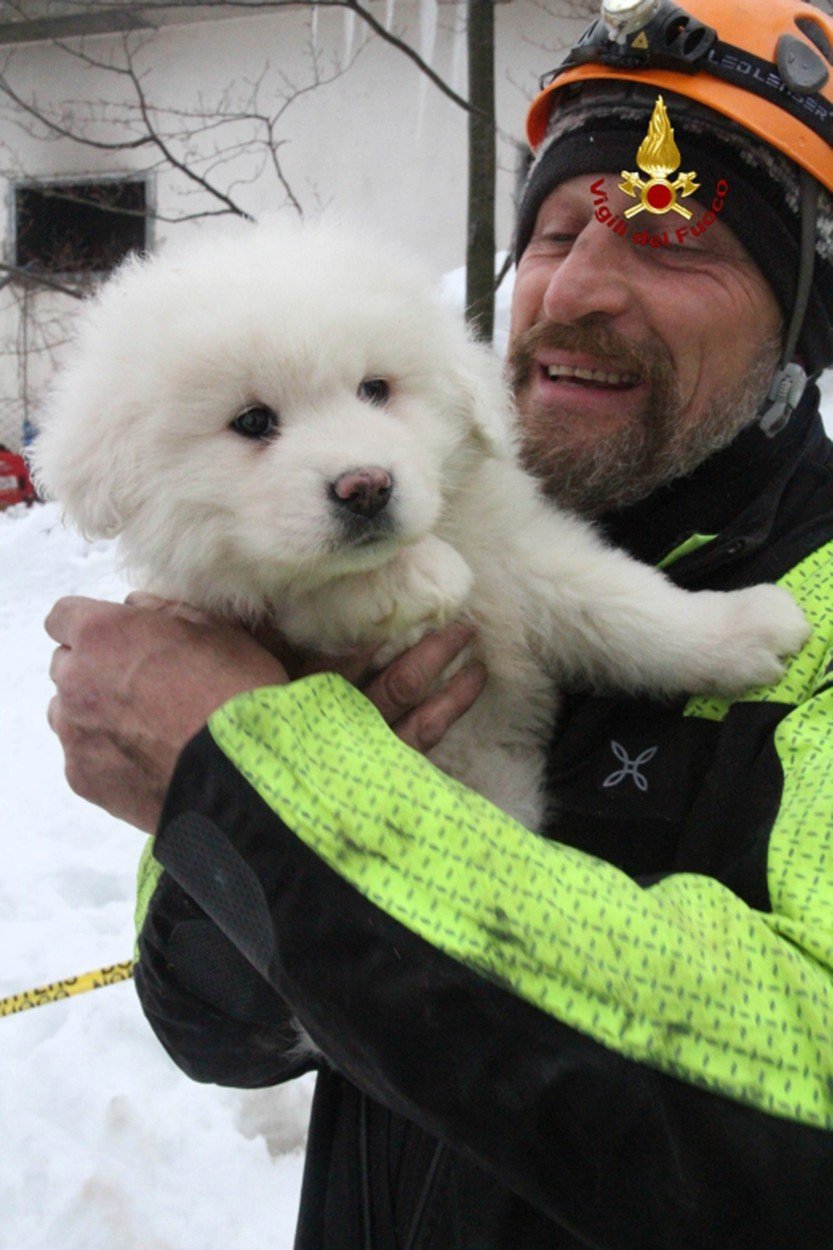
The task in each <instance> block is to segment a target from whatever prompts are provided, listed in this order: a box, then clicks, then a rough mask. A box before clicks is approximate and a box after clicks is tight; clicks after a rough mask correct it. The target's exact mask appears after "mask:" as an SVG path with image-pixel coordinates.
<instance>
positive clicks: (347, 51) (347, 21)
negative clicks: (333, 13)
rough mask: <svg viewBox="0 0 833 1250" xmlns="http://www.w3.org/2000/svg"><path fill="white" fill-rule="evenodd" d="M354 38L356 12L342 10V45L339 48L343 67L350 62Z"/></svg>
mask: <svg viewBox="0 0 833 1250" xmlns="http://www.w3.org/2000/svg"><path fill="white" fill-rule="evenodd" d="M355 38H356V14H355V12H354V10H353V9H345V10H344V46H343V48H342V50H341V64H342V66H343V68H344V69H346V68H347V66H348V65H349V64H350V57H351V56H352V55H353V43H354V40H355Z"/></svg>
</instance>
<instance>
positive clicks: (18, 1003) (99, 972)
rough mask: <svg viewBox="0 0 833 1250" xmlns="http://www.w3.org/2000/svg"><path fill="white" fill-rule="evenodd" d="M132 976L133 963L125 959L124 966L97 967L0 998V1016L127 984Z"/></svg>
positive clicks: (11, 1014) (122, 964)
mask: <svg viewBox="0 0 833 1250" xmlns="http://www.w3.org/2000/svg"><path fill="white" fill-rule="evenodd" d="M132 976H133V960H132V959H126V960H125V961H124V963H121V964H110V965H109V966H108V967H107V968H96V970H95V972H82V973H81V974H80V976H77V977H66V978H65V979H64V980H63V981H53V982H52V984H51V985H41V986H39V987H38V988H37V989H35V990H21V991H20V993H19V994H11V995H10V996H9V997H8V998H0V1016H13V1015H15V1014H16V1012H18V1011H28V1010H29V1009H30V1008H31V1007H43V1006H45V1004H46V1003H57V1002H58V1001H59V1000H60V999H62V998H70V997H71V996H72V995H73V994H86V993H87V992H88V990H100V989H101V988H102V987H103V986H105V985H115V984H116V983H117V982H118V981H129V980H130V978H131V977H132Z"/></svg>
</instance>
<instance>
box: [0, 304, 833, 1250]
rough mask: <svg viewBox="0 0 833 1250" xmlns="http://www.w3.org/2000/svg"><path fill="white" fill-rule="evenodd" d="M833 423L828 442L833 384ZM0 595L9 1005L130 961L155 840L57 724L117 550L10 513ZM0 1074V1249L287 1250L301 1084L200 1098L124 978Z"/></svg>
mask: <svg viewBox="0 0 833 1250" xmlns="http://www.w3.org/2000/svg"><path fill="white" fill-rule="evenodd" d="M452 285H454V284H453V283H452ZM507 294H508V293H507ZM825 407H826V410H827V414H828V425H829V426H830V427H831V428H833V379H831V381H830V382H828V384H827V387H826V397H825ZM0 580H2V584H3V587H4V594H3V599H2V602H0V623H1V624H2V647H0V706H2V708H3V726H4V731H3V750H2V753H0V804H2V824H0V838H2V857H3V873H2V878H0V951H2V961H1V962H0V997H3V996H6V995H10V994H13V993H16V992H18V991H20V990H24V989H28V988H31V987H35V986H38V985H42V984H44V983H45V982H51V981H55V980H59V979H61V978H63V977H67V976H71V975H74V974H77V973H82V972H85V971H88V970H90V969H95V968H98V967H100V966H102V965H106V964H112V963H116V962H119V961H121V960H124V959H128V958H129V957H130V955H131V953H132V947H133V934H132V907H133V887H134V872H135V865H136V861H137V859H138V856H139V852H140V850H141V847H142V841H143V840H142V837H141V835H139V834H137V833H136V831H135V830H133V829H131V828H129V827H128V826H126V825H123V824H121V823H119V822H116V821H114V820H113V819H111V818H110V817H108V816H105V815H104V814H103V813H101V812H99V811H97V810H96V809H95V808H93V807H90V806H89V805H88V804H86V803H84V802H83V801H82V800H81V799H78V798H76V797H75V796H74V795H73V794H72V793H71V792H70V790H69V789H68V787H67V786H66V784H65V782H64V778H63V765H62V758H61V753H60V750H59V748H58V744H57V742H56V740H55V739H54V738H53V736H52V734H51V733H50V731H49V730H48V728H47V725H46V721H45V709H46V706H47V703H48V701H49V698H50V694H51V685H50V682H49V680H48V677H47V670H48V667H49V660H50V655H51V650H52V644H51V643H50V641H49V639H48V638H47V637H46V635H45V634H44V632H43V619H44V617H45V616H46V614H47V612H48V611H49V608H50V607H51V605H52V603H53V602H54V600H55V599H56V598H58V597H59V596H60V595H66V594H82V595H92V596H98V597H102V598H109V599H120V598H122V597H123V596H124V594H125V593H126V591H127V589H128V587H127V586H126V585H125V584H124V583H123V582H122V581H121V579H120V577H119V576H118V574H117V572H116V567H115V560H114V553H113V549H112V547H111V546H110V545H109V544H106V543H94V544H88V543H85V542H83V541H82V540H81V539H80V538H78V537H77V536H76V535H74V534H73V533H71V532H69V531H67V530H66V529H65V528H64V527H63V526H62V524H61V522H60V519H59V515H58V511H57V509H56V507H54V506H53V505H42V506H36V507H33V508H31V509H29V510H26V509H25V508H16V509H12V510H10V511H8V512H6V513H0ZM0 1072H2V1074H3V1077H2V1080H1V1081H0V1123H1V1124H2V1147H0V1211H2V1219H0V1250H232V1248H233V1250H290V1248H291V1246H292V1240H293V1232H294V1223H295V1215H296V1211H297V1201H298V1198H297V1195H298V1186H299V1182H300V1175H301V1167H302V1152H303V1142H304V1132H305V1124H306V1119H307V1114H308V1108H309V1098H310V1093H311V1081H310V1079H309V1078H306V1079H305V1080H303V1081H300V1082H297V1083H295V1084H293V1085H289V1086H285V1087H282V1088H280V1089H277V1090H269V1091H255V1092H240V1091H235V1090H220V1089H215V1088H212V1087H205V1086H199V1085H195V1084H192V1083H191V1082H190V1081H188V1080H187V1079H186V1078H185V1077H183V1076H182V1075H181V1074H180V1073H179V1071H178V1070H177V1069H176V1068H175V1067H174V1066H173V1064H172V1063H171V1062H170V1061H169V1060H168V1058H167V1056H166V1055H165V1054H164V1052H163V1051H162V1049H161V1048H160V1047H159V1045H158V1044H157V1042H156V1041H155V1039H154V1037H153V1036H152V1034H151V1032H150V1029H149V1027H148V1026H147V1024H146V1023H145V1021H144V1018H143V1016H142V1014H141V1012H140V1010H139V1007H138V1003H137V1000H136V997H135V993H134V990H133V985H132V983H131V982H126V983H123V984H120V985H115V986H110V987H108V988H106V989H101V990H96V991H94V992H92V993H89V994H84V995H81V996H79V997H76V998H70V999H66V1000H64V1001H62V1002H57V1003H53V1004H50V1005H47V1006H44V1007H40V1008H37V1009H36V1010H33V1011H27V1012H23V1013H21V1014H18V1015H14V1016H9V1017H5V1018H0Z"/></svg>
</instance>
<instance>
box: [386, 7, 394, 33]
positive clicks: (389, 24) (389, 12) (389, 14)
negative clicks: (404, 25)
mask: <svg viewBox="0 0 833 1250" xmlns="http://www.w3.org/2000/svg"><path fill="white" fill-rule="evenodd" d="M395 10H396V0H386V4H385V30H392V29H393V15H394V12H395Z"/></svg>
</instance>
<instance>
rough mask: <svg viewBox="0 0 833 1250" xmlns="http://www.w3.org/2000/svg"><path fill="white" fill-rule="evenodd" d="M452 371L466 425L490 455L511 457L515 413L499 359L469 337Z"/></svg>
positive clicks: (514, 436) (514, 440)
mask: <svg viewBox="0 0 833 1250" xmlns="http://www.w3.org/2000/svg"><path fill="white" fill-rule="evenodd" d="M454 372H455V379H454V380H455V385H456V391H457V393H458V394H459V395H460V396H461V399H462V406H463V412H464V416H465V418H466V421H467V424H468V425H469V427H470V428H471V429H472V430H473V432H474V433H475V434H476V435H477V436H478V437H479V439H480V440H481V441H482V443H483V444H484V445H485V446H486V448H487V449H488V451H489V452H490V453H491V454H492V455H493V456H497V457H498V458H499V459H501V460H508V459H510V458H511V457H513V456H514V455H515V448H516V442H517V413H516V410H515V405H514V403H513V401H512V397H511V394H510V391H509V387H508V385H507V383H506V379H505V376H504V371H503V366H502V363H501V361H500V360H499V359H498V357H497V356H496V355H495V354H494V352H492V351H491V350H490V349H489V348H487V347H484V346H483V345H482V344H480V343H475V342H471V341H470V342H467V343H466V344H465V348H464V350H463V351H461V352H460V353H459V355H458V357H457V359H456V361H455V366H454Z"/></svg>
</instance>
